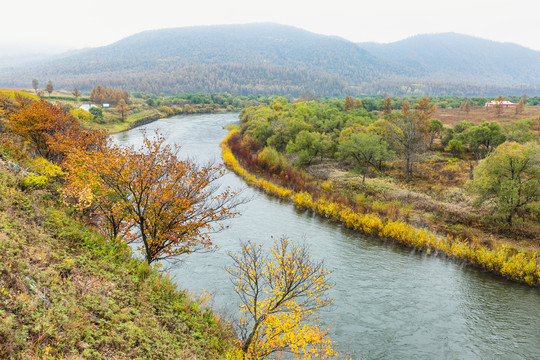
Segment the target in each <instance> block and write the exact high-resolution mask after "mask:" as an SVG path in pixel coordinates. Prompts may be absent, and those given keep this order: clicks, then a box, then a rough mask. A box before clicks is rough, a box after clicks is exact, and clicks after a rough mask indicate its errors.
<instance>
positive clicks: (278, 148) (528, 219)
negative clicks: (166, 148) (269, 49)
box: [225, 97, 540, 284]
mask: <svg viewBox="0 0 540 360" xmlns="http://www.w3.org/2000/svg"><path fill="white" fill-rule="evenodd" d="M521 100H523V99H521ZM461 105H462V106H461V110H460V109H459V108H458V109H453V112H454V113H456V112H457V113H459V114H461V115H460V118H461V119H462V120H461V121H456V122H455V123H453V124H452V123H448V122H446V123H443V122H442V121H441V120H439V119H437V118H436V117H435V116H436V115H445V114H446V113H447V109H437V107H436V106H435V105H434V104H433V103H432V102H431V99H429V98H426V97H423V98H420V99H418V100H417V102H415V103H409V102H408V101H403V103H402V104H401V108H400V110H393V108H394V106H393V104H392V100H391V98H389V97H388V98H386V99H384V100H383V105H382V111H380V112H379V111H371V112H370V111H368V110H366V109H365V107H364V104H363V101H362V99H358V98H357V99H353V98H352V97H347V98H346V99H345V100H344V101H343V100H341V101H338V100H334V101H328V102H323V103H317V102H300V103H289V102H287V100H286V99H285V98H278V99H275V100H274V101H273V103H272V104H261V105H259V106H253V107H249V108H246V109H244V110H243V111H242V114H241V128H240V129H239V132H236V133H235V132H234V131H233V133H232V135H231V136H230V137H229V138H228V139H227V140H226V142H225V146H226V147H227V148H229V149H230V151H231V152H232V154H233V156H234V157H236V158H237V159H238V161H239V164H237V163H235V162H234V161H233V160H232V159H229V163H230V164H232V165H230V166H231V167H232V168H233V169H235V171H236V170H237V171H238V172H239V173H240V174H243V170H239V169H240V168H241V167H245V168H246V169H248V171H250V172H252V173H253V174H256V175H257V176H261V177H262V179H266V180H269V181H271V182H274V183H276V184H278V187H279V186H281V187H282V189H280V188H273V190H267V191H270V192H271V193H273V194H275V195H277V196H279V197H285V198H290V199H291V200H292V201H293V202H294V203H295V204H297V206H299V207H304V208H306V207H307V208H309V209H312V210H313V211H315V212H318V213H320V214H321V215H322V216H324V217H327V218H330V219H332V220H335V221H341V222H344V223H346V224H347V225H350V226H351V227H353V228H355V229H356V228H360V229H364V230H363V231H364V232H367V233H368V234H378V235H379V236H382V237H387V236H388V235H389V234H400V233H403V234H405V233H407V232H409V231H416V230H413V229H415V228H416V229H418V228H420V229H421V228H428V229H430V230H431V231H436V232H437V233H440V234H444V236H448V238H447V239H448V240H447V241H448V243H443V244H438V241H440V240H437V239H431V240H429V239H430V236H431V235H427V234H426V235H422V236H421V237H420V238H422V237H423V236H427V238H426V240H418V238H417V239H416V240H414V241H413V239H408V238H401V237H400V236H401V235H400V236H398V238H400V239H402V240H399V241H403V242H404V243H405V244H406V245H408V246H413V247H414V246H419V247H420V248H421V249H422V248H423V249H425V248H426V247H427V248H428V249H429V248H430V247H432V250H430V251H444V252H447V253H448V254H449V255H452V254H453V255H452V256H456V257H458V258H465V259H466V260H467V261H470V262H472V263H473V264H474V263H476V264H477V265H479V266H480V267H483V268H485V269H488V270H491V271H495V272H497V273H499V274H503V275H504V276H507V277H509V278H512V279H516V280H518V281H523V282H526V283H529V284H534V283H536V282H537V281H538V274H536V273H535V270H532V272H528V275H526V273H527V272H521V271H523V270H509V267H510V268H512V267H513V266H517V268H516V269H520V268H521V266H524V267H530V269H535V268H537V266H536V265H534V261H535V260H534V259H535V258H536V256H537V251H538V250H537V249H538V244H539V243H538V242H539V240H540V238H539V237H538V234H539V233H540V223H539V220H540V217H539V216H540V212H539V209H540V207H539V205H540V203H539V201H540V183H539V181H540V180H539V179H540V177H539V174H540V173H539V172H540V158H539V156H540V148H539V139H540V116H539V114H538V110H537V109H536V110H534V108H533V107H531V106H524V105H523V102H521V105H522V106H518V107H517V108H516V109H491V110H489V111H488V110H485V109H483V108H479V107H478V106H476V107H473V108H472V110H471V108H470V106H471V105H470V101H469V100H467V101H466V102H464V103H462V104H461ZM525 114H526V115H525ZM527 116H529V117H527ZM482 117H484V119H482ZM486 117H489V118H490V121H487V120H485V118H486ZM509 117H510V118H512V119H515V120H511V121H508V118H509ZM465 119H470V121H467V120H465ZM492 119H493V120H492ZM504 119H506V120H504ZM243 176H244V175H243ZM245 177H246V178H247V179H249V180H248V182H250V183H252V184H254V185H255V186H259V187H262V188H265V189H267V188H268V187H269V186H270V185H268V184H266V183H265V181H264V180H262V179H261V180H256V179H252V178H251V177H250V176H248V175H245ZM272 186H273V185H272ZM291 191H292V192H291ZM353 213H356V214H364V216H365V217H366V219H364V220H363V219H356V220H351V219H352V218H351V216H352V214H353ZM387 226H388V227H393V226H394V227H395V228H392V230H390V229H388V230H385V229H386V227H387ZM411 226H412V228H410V229H409V228H408V227H411ZM418 231H420V230H418ZM393 236H396V235H393ZM403 236H404V235H403ZM416 236H417V237H418V236H420V235H416ZM452 239H453V240H452ZM418 241H420V243H417V242H418ZM422 241H423V242H422ZM414 244H416V245H414ZM419 244H420V245H419ZM426 244H431V245H426ZM437 244H438V245H437ZM458 245H459V249H460V250H459V251H458V250H456V253H453V251H454V250H450V248H452V249H454V246H458ZM463 246H465V248H463ZM447 247H448V248H447ZM445 249H447V250H445ZM456 249H457V248H456ZM487 250H489V251H493V252H494V253H496V252H497V251H502V252H503V253H504V254H505V255H500V256H502V257H499V259H502V258H504V259H508V261H509V263H511V265H509V264H504V263H503V264H501V263H499V264H498V265H496V264H495V263H492V262H491V261H492V260H486V259H487V258H486V257H485V256H486V255H485V251H487ZM512 252H517V253H518V254H522V255H519V256H524V259H529V260H523V259H521V260H520V259H518V258H513V256H512V255H511V254H512ZM465 253H466V254H468V255H465ZM490 256H499V255H490ZM488 258H489V256H488ZM505 261H506V260H505ZM522 261H525V262H524V263H522V265H516V264H519V263H520V262H522ZM525 264H526V265H525Z"/></svg>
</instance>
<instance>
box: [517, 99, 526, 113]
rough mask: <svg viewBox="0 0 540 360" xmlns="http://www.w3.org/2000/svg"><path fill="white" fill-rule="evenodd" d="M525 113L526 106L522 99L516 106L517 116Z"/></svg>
mask: <svg viewBox="0 0 540 360" xmlns="http://www.w3.org/2000/svg"><path fill="white" fill-rule="evenodd" d="M523 111H525V104H524V103H523V99H521V100H519V103H518V104H517V106H516V115H520V114H523Z"/></svg>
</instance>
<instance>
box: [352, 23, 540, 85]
mask: <svg viewBox="0 0 540 360" xmlns="http://www.w3.org/2000/svg"><path fill="white" fill-rule="evenodd" d="M358 45H359V46H360V47H361V48H362V49H365V50H367V51H369V52H370V53H371V54H373V55H375V56H377V57H378V58H380V59H384V60H386V61H391V62H394V63H397V64H400V65H402V66H405V67H408V68H410V69H414V70H416V71H417V73H421V74H423V76H422V78H425V79H427V78H432V79H440V80H444V81H456V80H458V81H463V82H473V81H474V82H476V83H478V84H501V85H511V86H519V85H522V84H536V85H538V84H539V83H540V81H539V80H540V52H538V51H534V50H531V49H528V48H525V47H523V46H519V45H516V44H512V43H499V42H495V41H490V40H484V39H480V38H476V37H473V36H468V35H461V34H456V33H442V34H424V35H417V36H413V37H410V38H408V39H405V40H401V41H397V42H394V43H390V44H376V43H360V44H358Z"/></svg>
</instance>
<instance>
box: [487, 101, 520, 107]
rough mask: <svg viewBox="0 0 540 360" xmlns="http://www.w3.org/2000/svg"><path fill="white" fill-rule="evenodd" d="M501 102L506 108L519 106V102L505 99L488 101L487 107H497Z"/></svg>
mask: <svg viewBox="0 0 540 360" xmlns="http://www.w3.org/2000/svg"><path fill="white" fill-rule="evenodd" d="M499 104H501V105H502V107H504V108H515V107H516V106H517V104H515V103H513V102H510V101H506V100H503V101H496V100H492V101H490V102H487V103H486V107H487V108H492V107H495V106H497V105H499Z"/></svg>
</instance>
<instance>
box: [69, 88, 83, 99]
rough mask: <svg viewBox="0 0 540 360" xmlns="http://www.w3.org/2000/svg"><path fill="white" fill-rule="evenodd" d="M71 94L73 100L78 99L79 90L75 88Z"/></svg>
mask: <svg viewBox="0 0 540 360" xmlns="http://www.w3.org/2000/svg"><path fill="white" fill-rule="evenodd" d="M71 93H72V94H73V97H74V98H75V101H79V97H80V96H81V93H80V92H79V89H77V88H75V89H73V91H72V92H71Z"/></svg>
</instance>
